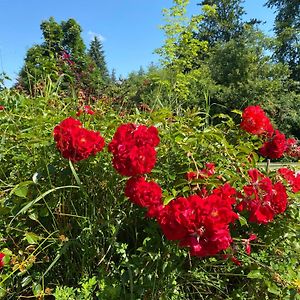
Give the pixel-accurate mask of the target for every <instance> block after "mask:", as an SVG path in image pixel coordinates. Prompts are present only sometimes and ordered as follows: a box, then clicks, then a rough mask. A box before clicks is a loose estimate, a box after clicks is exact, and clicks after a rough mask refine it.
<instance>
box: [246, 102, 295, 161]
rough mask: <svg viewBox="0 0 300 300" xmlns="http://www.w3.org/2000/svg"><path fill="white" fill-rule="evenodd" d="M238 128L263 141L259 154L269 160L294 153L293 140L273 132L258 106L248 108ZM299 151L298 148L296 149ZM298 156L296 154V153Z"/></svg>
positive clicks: (278, 132)
mask: <svg viewBox="0 0 300 300" xmlns="http://www.w3.org/2000/svg"><path fill="white" fill-rule="evenodd" d="M240 127H241V128H242V129H243V130H245V131H247V132H249V133H250V134H254V135H257V136H261V137H262V138H263V140H264V143H263V145H262V147H261V148H260V149H259V153H260V154H261V155H262V156H264V157H267V158H270V159H278V158H280V157H282V156H283V154H284V153H287V154H288V155H289V154H290V153H294V156H295V151H294V152H293V151H292V149H295V147H293V145H294V144H293V141H294V139H286V138H285V135H284V134H283V133H281V132H280V131H279V130H275V129H274V128H273V126H272V124H271V121H270V119H269V118H268V117H267V116H266V114H265V112H264V111H263V109H262V108H261V107H260V106H248V107H247V108H245V110H244V111H243V114H242V122H241V124H240ZM298 150H300V148H299V149H298ZM297 154H298V153H297Z"/></svg>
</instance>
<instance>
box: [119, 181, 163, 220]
mask: <svg viewBox="0 0 300 300" xmlns="http://www.w3.org/2000/svg"><path fill="white" fill-rule="evenodd" d="M125 196H126V197H128V198H129V200H130V201H131V202H132V203H134V204H136V205H138V206H140V207H144V208H147V211H148V212H147V216H148V217H149V218H154V217H157V215H158V214H159V212H160V211H161V210H162V209H163V203H162V190H161V187H160V186H159V185H158V184H157V183H156V182H154V181H149V182H148V181H146V179H145V177H143V176H134V177H131V178H130V179H128V181H127V183H126V186H125Z"/></svg>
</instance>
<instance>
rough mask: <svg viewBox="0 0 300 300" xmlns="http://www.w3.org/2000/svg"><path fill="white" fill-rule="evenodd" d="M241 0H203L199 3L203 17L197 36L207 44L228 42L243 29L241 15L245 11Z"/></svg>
mask: <svg viewBox="0 0 300 300" xmlns="http://www.w3.org/2000/svg"><path fill="white" fill-rule="evenodd" d="M242 2H243V0H203V1H201V2H200V3H199V5H200V6H202V10H203V11H204V13H205V14H204V15H205V16H204V19H203V20H202V21H201V22H200V23H199V28H198V29H199V33H198V34H197V37H198V39H199V40H201V41H207V42H208V44H209V46H213V45H215V44H216V43H225V42H229V41H230V40H232V39H235V38H237V37H239V36H240V35H241V34H242V32H243V30H244V22H243V21H242V17H243V15H244V13H245V11H244V8H243V7H242Z"/></svg>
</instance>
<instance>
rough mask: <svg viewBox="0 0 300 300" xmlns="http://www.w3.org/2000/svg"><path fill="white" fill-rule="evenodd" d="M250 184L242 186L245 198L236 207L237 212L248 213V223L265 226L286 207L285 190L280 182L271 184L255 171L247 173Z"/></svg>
mask: <svg viewBox="0 0 300 300" xmlns="http://www.w3.org/2000/svg"><path fill="white" fill-rule="evenodd" d="M248 175H249V177H250V184H248V185H246V186H244V188H243V190H244V193H245V196H244V197H243V200H242V201H241V202H240V203H239V204H238V205H237V209H238V210H239V211H248V212H249V221H250V222H254V223H258V224H267V223H268V222H270V221H272V220H273V219H274V216H275V215H278V214H281V213H283V212H284V211H285V210H286V207H287V193H286V188H285V186H284V185H283V184H282V183H281V182H276V183H274V184H273V183H272V181H271V179H270V178H269V177H266V176H265V175H264V174H262V173H261V172H259V171H258V170H257V169H251V170H249V171H248Z"/></svg>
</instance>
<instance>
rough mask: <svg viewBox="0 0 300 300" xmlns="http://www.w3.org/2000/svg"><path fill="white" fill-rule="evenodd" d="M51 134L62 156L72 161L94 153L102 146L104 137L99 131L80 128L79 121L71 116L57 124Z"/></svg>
mask: <svg viewBox="0 0 300 300" xmlns="http://www.w3.org/2000/svg"><path fill="white" fill-rule="evenodd" d="M53 135H54V140H55V141H56V147H57V149H58V150H59V151H60V152H61V154H62V156H63V157H64V158H67V159H70V160H71V161H73V162H78V161H80V160H83V159H86V158H88V157H89V156H90V155H96V154H97V153H98V152H99V151H101V150H102V149H103V147H104V139H103V137H102V136H101V135H100V133H99V132H97V131H92V130H87V129H85V128H82V124H81V122H80V121H78V120H76V119H73V118H67V119H65V120H63V121H62V122H61V123H60V124H59V125H57V126H56V127H55V128H54V131H53Z"/></svg>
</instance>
